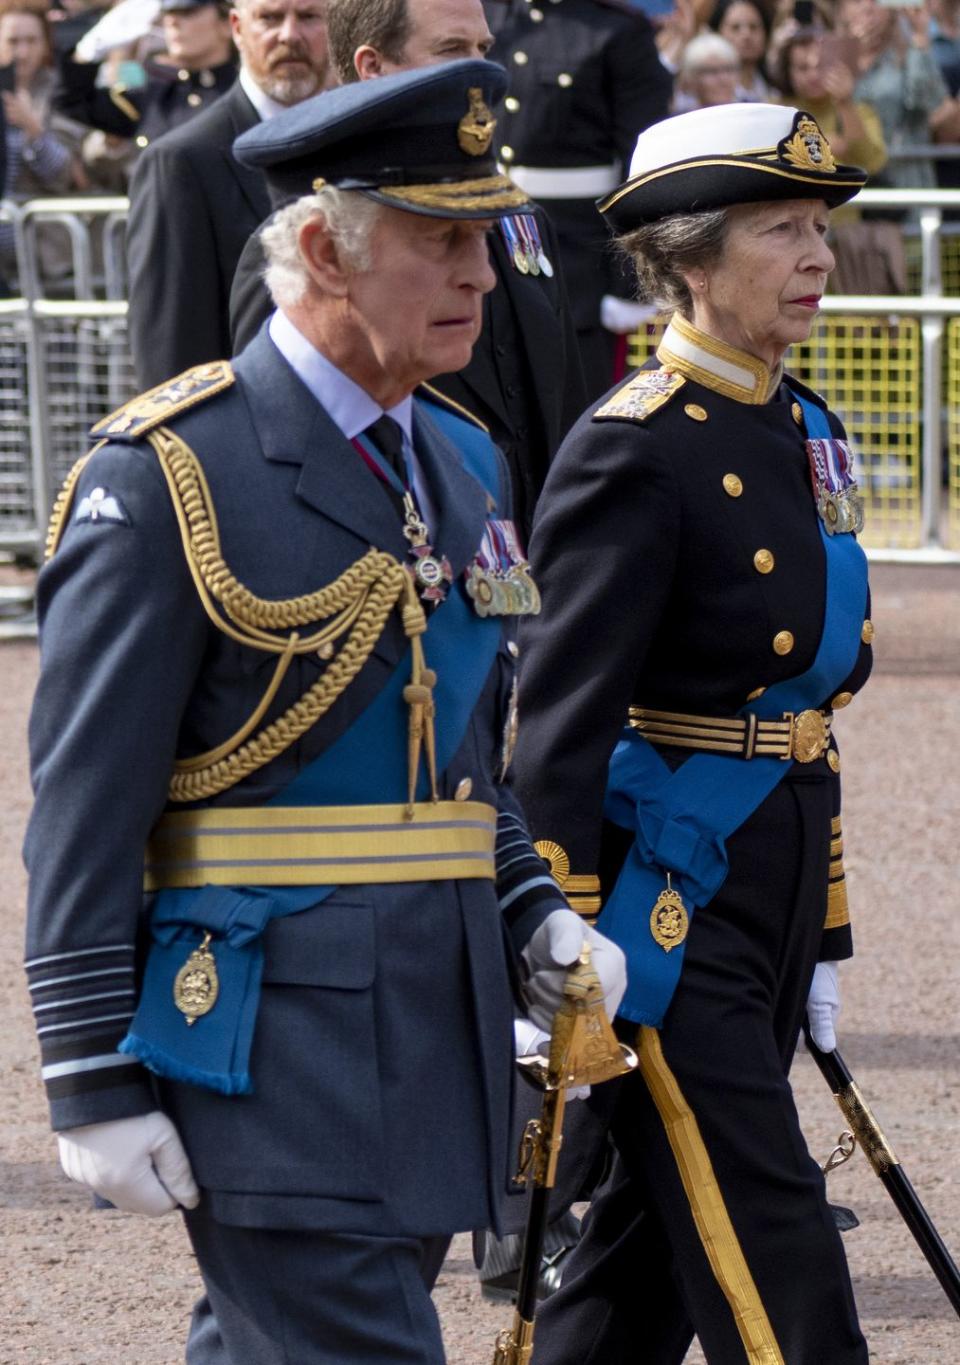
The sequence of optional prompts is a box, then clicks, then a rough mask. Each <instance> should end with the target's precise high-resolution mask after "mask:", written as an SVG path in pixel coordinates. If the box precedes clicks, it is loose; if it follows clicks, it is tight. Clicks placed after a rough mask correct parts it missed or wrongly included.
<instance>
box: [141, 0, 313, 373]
mask: <svg viewBox="0 0 960 1365" xmlns="http://www.w3.org/2000/svg"><path fill="white" fill-rule="evenodd" d="M231 24H232V27H233V34H234V41H235V42H236V45H237V48H238V50H239V52H240V74H239V77H238V79H237V81H236V83H235V84H234V85H233V87H232V88H231V89H230V90H229V91H228V92H227V94H226V95H224V96H223V97H222V98H221V99H219V100H218V101H217V102H216V103H215V104H214V105H213V107H212V108H211V109H209V110H204V112H203V113H201V114H199V115H198V116H197V117H196V118H195V119H192V120H191V121H190V122H189V123H188V124H186V125H184V126H183V127H182V128H178V129H176V130H175V131H173V132H171V133H170V134H168V135H166V136H164V137H162V138H160V139H158V141H157V142H155V143H151V145H150V146H149V147H147V148H146V149H145V151H144V153H143V155H142V156H141V158H140V160H139V161H138V163H137V167H136V170H135V172H134V176H133V180H132V183H131V186H130V221H129V225H128V229H127V256H128V260H129V265H130V312H129V325H130V343H131V349H132V351H133V360H134V365H135V367H136V372H137V379H138V381H139V383H140V384H142V385H143V386H144V387H148V386H150V385H153V384H159V383H160V382H161V381H162V380H164V379H169V378H171V377H172V376H173V375H176V374H179V373H180V372H181V371H182V370H185V369H187V368H188V367H189V366H191V365H196V364H199V363H200V362H202V361H204V360H218V359H220V358H222V357H225V356H228V355H230V328H229V299H230V285H231V283H232V281H233V275H234V271H235V270H236V267H237V262H238V261H239V259H240V254H241V252H242V251H243V248H244V246H245V245H246V242H247V239H248V238H249V236H250V234H251V233H252V232H255V231H256V229H257V228H258V227H259V225H260V224H261V223H262V222H263V220H264V218H265V217H266V216H267V214H268V213H269V212H270V199H269V195H268V194H267V188H266V184H265V183H264V179H263V176H262V175H261V174H260V173H259V172H258V171H253V170H251V169H249V168H248V167H243V166H241V165H239V163H238V162H237V161H236V160H235V158H234V156H233V151H232V147H233V142H234V140H235V139H236V138H237V137H239V135H240V134H241V133H243V132H245V131H246V130H247V129H248V128H252V127H253V125H254V124H255V123H257V122H259V121H260V120H261V119H264V118H270V117H271V116H272V115H273V114H275V113H277V112H278V111H279V110H280V109H283V108H286V107H287V106H289V105H291V104H297V103H299V101H300V100H303V99H306V98H308V96H310V95H314V94H316V93H317V91H318V90H322V89H323V88H324V86H325V85H326V83H327V79H328V74H329V61H328V57H327V41H326V26H325V23H324V17H323V8H322V5H321V4H320V2H319V0H240V3H239V4H238V5H237V7H236V8H235V9H233V10H231Z"/></svg>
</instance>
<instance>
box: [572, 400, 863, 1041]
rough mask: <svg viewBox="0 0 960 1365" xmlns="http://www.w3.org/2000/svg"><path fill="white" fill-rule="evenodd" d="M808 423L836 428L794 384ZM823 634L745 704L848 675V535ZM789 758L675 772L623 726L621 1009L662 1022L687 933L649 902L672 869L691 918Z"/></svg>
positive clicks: (612, 772)
mask: <svg viewBox="0 0 960 1365" xmlns="http://www.w3.org/2000/svg"><path fill="white" fill-rule="evenodd" d="M794 397H795V398H796V399H797V400H798V402H799V403H800V406H801V408H802V409H803V416H804V421H805V423H806V429H807V434H808V436H809V437H810V438H812V439H828V440H829V439H831V432H830V427H829V424H828V422H827V418H826V415H825V414H824V413H823V412H822V411H821V409H820V408H818V407H816V406H815V404H813V403H811V402H809V400H807V399H806V398H803V397H801V395H799V394H794ZM818 525H819V529H820V538H821V541H822V542H823V548H824V554H825V556H826V570H827V591H826V606H825V610H824V621H823V633H822V636H821V639H820V645H819V648H818V650H817V655H816V658H815V659H814V661H813V664H812V666H811V667H810V668H809V669H808V670H807V672H806V673H802V674H801V675H800V676H799V677H797V678H789V679H787V680H786V681H784V682H781V683H776V684H774V685H773V686H771V687H768V688H767V690H766V691H765V692H764V693H763V694H762V696H760V697H757V698H756V700H754V701H752V702H750V703H748V705H746V706H744V707H742V708H741V710H740V711H739V712H738V714H739V715H741V716H746V715H750V714H751V713H752V714H753V715H756V716H757V717H758V719H764V720H772V719H779V718H780V717H781V715H782V713H783V712H784V711H802V710H805V709H807V708H810V707H815V706H817V705H819V703H820V702H821V701H822V700H823V698H824V697H828V696H830V695H831V694H832V693H833V691H834V690H835V689H836V688H837V687H838V686H839V684H840V683H842V682H843V680H844V679H845V678H846V677H847V676H848V675H849V673H850V671H851V669H852V668H853V665H854V663H855V662H856V658H857V654H858V652H859V648H860V631H861V628H862V626H863V619H864V613H865V610H866V600H867V565H866V556H865V555H864V553H863V551H862V550H861V548H860V546H859V545H858V544H857V542H856V540H855V539H854V537H853V536H852V535H833V536H830V535H827V533H826V531H825V530H824V527H823V524H822V523H821V522H819V521H818ZM788 768H789V764H787V763H785V762H784V761H783V760H782V759H780V758H770V757H761V756H754V757H753V758H751V759H750V760H749V761H745V760H744V759H742V758H738V757H736V756H734V755H727V754H694V755H693V756H692V757H691V758H689V759H687V760H686V762H685V763H683V764H682V765H681V767H680V768H678V769H677V770H676V771H675V772H671V770H670V768H669V767H668V766H667V764H666V763H665V762H664V760H663V759H662V758H661V757H660V755H659V754H658V753H657V751H656V749H655V748H654V746H653V745H652V744H650V743H649V742H648V741H647V740H646V739H644V738H643V737H642V736H641V735H639V734H637V733H636V732H635V731H633V730H631V729H630V728H629V727H627V728H625V730H624V734H623V738H622V739H621V740H620V742H619V744H618V745H617V747H616V749H615V750H614V752H613V756H612V758H611V760H610V768H609V776H608V782H607V792H606V798H605V802H604V814H605V815H606V817H607V819H609V820H611V821H612V822H613V823H614V824H616V825H619V826H621V828H623V829H628V830H631V831H632V832H633V834H634V842H633V844H632V845H631V848H630V852H629V853H628V855H627V858H626V861H625V863H624V865H623V868H622V869H621V872H620V876H619V877H618V879H617V883H616V886H615V887H614V889H613V892H612V894H611V896H610V898H609V899H608V901H607V903H606V905H605V906H604V908H603V911H602V913H601V915H600V918H599V920H598V922H597V927H598V928H599V929H600V930H601V931H602V932H603V933H605V934H607V935H608V936H609V937H610V938H612V939H613V940H614V941H615V942H616V943H619V944H620V946H621V948H622V949H623V950H624V952H625V953H626V956H627V982H628V984H627V991H626V995H625V996H624V999H623V1002H622V1004H621V1006H620V1010H619V1013H620V1014H622V1015H623V1016H624V1017H625V1018H627V1019H630V1020H633V1021H634V1022H635V1023H637V1024H648V1025H651V1026H653V1027H655V1028H657V1027H659V1026H660V1024H661V1023H662V1022H663V1016H664V1014H665V1013H666V1010H667V1007H668V1006H669V1004H670V1001H671V999H672V998H673V993H674V991H675V990H676V987H677V982H678V981H679V979H680V972H681V969H682V967H683V954H684V948H685V943H683V942H681V943H678V944H677V946H675V947H673V948H671V949H670V951H669V952H668V951H666V950H665V949H664V948H662V947H661V946H660V945H659V944H658V943H657V942H656V940H655V939H654V938H653V935H652V933H651V930H650V923H649V918H650V912H651V911H652V909H653V907H654V904H655V902H656V900H657V897H658V896H659V895H660V893H661V892H662V891H664V890H665V888H666V874H667V872H669V873H670V874H671V882H672V885H673V888H674V890H676V891H678V892H679V893H680V895H681V896H682V897H683V903H684V907H685V908H686V910H687V913H688V915H689V917H690V919H691V920H692V918H693V911H694V909H695V907H696V906H698V905H706V904H707V902H708V901H710V900H712V898H713V897H714V896H715V895H716V894H717V892H718V891H719V890H720V888H721V886H722V885H723V883H724V880H725V878H726V875H727V870H728V864H727V854H726V847H725V840H726V839H727V838H728V837H729V836H730V835H731V834H732V833H733V832H734V831H735V830H737V829H739V827H740V826H741V825H742V824H743V823H744V821H745V820H747V819H748V818H749V816H750V815H752V814H753V812H754V811H755V810H756V809H757V807H758V806H759V805H760V804H761V802H762V801H763V800H764V798H765V797H767V796H768V795H769V794H770V792H772V791H773V789H774V787H776V785H777V783H778V782H779V781H780V780H781V778H783V777H784V776H785V775H786V772H787V770H788Z"/></svg>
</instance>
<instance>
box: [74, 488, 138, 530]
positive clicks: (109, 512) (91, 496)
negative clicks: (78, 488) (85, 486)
mask: <svg viewBox="0 0 960 1365" xmlns="http://www.w3.org/2000/svg"><path fill="white" fill-rule="evenodd" d="M73 520H74V524H76V523H78V522H81V521H113V522H119V523H120V525H121V526H129V525H130V518H129V517H128V516H127V511H126V508H125V507H124V505H123V503H122V502H121V501H120V499H119V498H118V497H117V495H116V494H115V493H111V492H110V490H109V489H108V488H94V489H92V490H91V491H90V492H89V493H87V495H86V496H85V497H83V498H81V499H80V502H79V504H78V506H77V510H76V512H75V514H74V518H73Z"/></svg>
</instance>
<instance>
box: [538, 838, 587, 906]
mask: <svg viewBox="0 0 960 1365" xmlns="http://www.w3.org/2000/svg"><path fill="white" fill-rule="evenodd" d="M533 847H534V850H535V852H537V853H538V854H539V855H540V857H541V858H542V859H543V861H544V862H545V863H546V865H547V870H548V871H549V873H550V876H551V877H552V878H553V880H554V881H555V882H556V884H557V886H558V887H559V888H560V890H561V891H562V892H563V894H564V896H565V897H566V899H567V902H568V904H569V906H570V909H571V910H576V912H577V914H578V915H582V916H583V918H584V919H585V920H586V921H587V923H588V924H593V922H594V920H595V919H596V917H597V915H599V913H600V910H601V907H602V905H603V901H602V899H601V896H600V878H599V877H598V876H597V875H596V873H593V872H571V871H570V858H569V856H568V854H567V851H566V849H565V848H563V847H561V845H560V844H557V843H554V841H553V840H552V839H538V840H537V842H536V843H535V844H534V846H533Z"/></svg>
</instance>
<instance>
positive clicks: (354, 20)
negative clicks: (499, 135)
mask: <svg viewBox="0 0 960 1365" xmlns="http://www.w3.org/2000/svg"><path fill="white" fill-rule="evenodd" d="M327 31H328V37H329V44H330V60H331V62H332V64H333V67H334V69H335V71H336V73H337V75H338V77H339V79H340V80H341V82H343V83H344V84H348V83H350V82H351V81H355V80H357V79H360V80H367V79H371V78H373V77H376V76H382V75H388V74H390V73H391V72H396V71H406V70H409V69H411V68H412V67H416V66H426V65H432V64H434V63H436V62H441V61H451V60H453V59H454V58H457V57H482V56H484V54H485V53H486V52H487V50H488V48H489V47H490V45H491V43H492V41H493V39H492V37H491V34H490V31H489V29H488V27H487V22H486V19H485V17H484V13H483V7H482V5H481V3H480V0H391V3H378V4H371V3H369V0H331V3H330V4H329V5H328V8H327ZM498 116H499V117H501V118H502V117H503V114H502V110H501V111H499V114H498ZM490 261H491V264H492V266H493V268H494V271H495V272H496V275H497V287H496V288H495V289H493V290H492V291H491V292H490V293H489V294H488V295H487V296H486V297H485V298H484V304H483V308H484V317H483V331H482V333H481V335H480V338H479V340H478V342H477V345H476V346H475V347H474V351H473V357H472V359H471V361H470V363H469V365H467V366H466V367H465V368H464V369H463V370H461V371H460V373H459V374H445V375H440V376H438V377H437V379H436V381H435V383H436V385H437V387H438V388H439V389H441V390H442V392H443V393H445V394H446V395H447V396H448V397H450V398H452V399H454V400H455V401H456V402H458V403H461V404H462V405H463V406H464V407H466V408H468V409H469V411H470V412H472V413H474V414H476V416H478V417H479V418H480V419H481V421H483V422H484V423H485V424H486V426H487V427H488V428H489V430H490V434H491V436H492V437H493V439H494V440H495V441H496V443H497V445H499V447H500V449H501V450H502V451H503V452H504V454H505V455H506V457H507V463H508V465H509V466H510V475H511V479H512V482H513V490H514V519H515V521H516V523H517V525H518V526H519V527H520V529H521V533H522V535H523V538H524V543H525V542H526V539H527V537H528V536H529V531H530V524H531V521H532V517H533V509H534V506H535V504H536V500H537V496H538V494H539V492H540V489H541V488H542V486H543V481H544V479H545V478H546V474H547V469H548V467H549V464H550V460H551V459H552V458H553V454H554V452H555V451H556V449H557V447H558V446H559V444H560V442H561V441H562V440H563V437H564V436H565V435H566V433H567V431H568V430H569V428H570V427H571V426H572V425H573V423H574V421H576V419H577V418H578V417H579V416H580V413H581V412H582V411H583V408H584V407H585V405H586V401H587V399H586V389H585V387H584V383H583V375H582V371H581V365H580V357H579V349H578V346H577V338H576V333H575V331H574V326H573V314H572V312H571V308H570V304H569V301H568V298H567V292H566V288H565V285H564V280H563V272H562V270H561V266H560V248H559V246H558V243H557V240H556V236H555V233H554V231H553V227H552V225H551V223H550V220H549V218H548V217H547V215H546V214H545V213H543V212H542V211H538V212H537V214H536V215H535V217H534V218H533V219H532V220H531V219H530V218H529V217H527V218H524V219H523V220H522V221H521V220H518V219H513V218H509V219H504V220H503V221H502V222H501V223H500V224H499V225H498V226H497V228H496V229H495V230H494V231H493V232H492V233H491V234H490ZM262 271H263V249H262V246H261V244H260V241H259V238H257V237H254V238H252V239H251V241H250V243H249V245H248V246H247V248H246V249H245V251H244V253H243V255H242V256H241V258H240V265H239V266H238V268H237V274H236V277H235V280H234V285H233V293H232V295H231V299H230V319H231V327H232V331H233V347H234V351H239V350H241V349H242V348H243V346H245V345H246V343H247V342H248V341H249V340H250V339H251V338H252V337H253V336H254V335H255V334H256V332H257V331H258V330H259V328H260V325H261V323H262V322H263V320H264V318H265V317H266V316H267V314H268V313H269V312H270V310H271V307H272V305H271V302H270V298H269V295H268V294H267V291H266V288H265V287H264V284H263V280H262V278H261V276H262Z"/></svg>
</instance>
